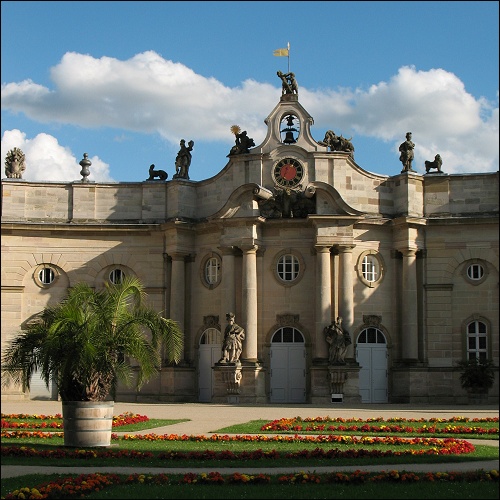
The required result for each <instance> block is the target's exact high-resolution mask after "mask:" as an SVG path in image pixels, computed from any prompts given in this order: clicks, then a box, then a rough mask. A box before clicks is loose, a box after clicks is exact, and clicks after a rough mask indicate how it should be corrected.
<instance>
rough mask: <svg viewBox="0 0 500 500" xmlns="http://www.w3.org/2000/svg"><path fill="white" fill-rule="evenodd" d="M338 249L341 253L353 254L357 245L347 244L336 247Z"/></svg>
mask: <svg viewBox="0 0 500 500" xmlns="http://www.w3.org/2000/svg"><path fill="white" fill-rule="evenodd" d="M336 247H337V249H338V251H339V252H340V253H351V252H352V251H353V250H354V248H355V247H356V245H355V244H354V243H346V244H341V245H336Z"/></svg>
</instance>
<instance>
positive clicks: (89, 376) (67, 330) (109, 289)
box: [2, 277, 183, 401]
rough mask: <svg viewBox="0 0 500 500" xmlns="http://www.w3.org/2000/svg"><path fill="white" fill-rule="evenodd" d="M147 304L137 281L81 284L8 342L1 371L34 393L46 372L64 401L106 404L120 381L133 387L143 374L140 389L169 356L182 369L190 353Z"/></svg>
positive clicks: (177, 331)
mask: <svg viewBox="0 0 500 500" xmlns="http://www.w3.org/2000/svg"><path fill="white" fill-rule="evenodd" d="M145 299H146V293H145V291H144V286H143V285H142V283H141V282H140V281H139V280H138V279H137V278H134V277H125V278H124V279H123V281H122V283H120V284H118V285H113V284H107V285H106V287H105V288H104V289H102V290H95V289H93V288H92V287H90V286H89V285H88V284H87V283H78V284H77V285H75V286H74V287H73V288H72V289H70V290H69V292H68V295H67V297H66V298H65V299H64V300H62V301H61V302H60V303H59V304H57V305H55V306H47V307H46V308H45V309H43V310H42V311H41V313H40V314H39V315H38V316H37V318H36V319H35V320H33V321H32V322H30V323H29V324H28V326H27V328H26V329H25V330H22V331H20V332H19V333H18V334H17V335H16V336H15V337H14V338H13V339H12V340H11V341H10V342H9V343H8V345H7V347H6V349H5V352H4V355H3V360H2V371H3V372H6V373H9V374H11V375H12V376H13V379H14V381H15V382H17V383H22V384H23V387H24V388H25V389H28V390H29V388H30V382H31V378H32V376H33V373H34V372H35V371H38V370H39V371H40V373H41V377H42V379H43V380H44V382H45V383H46V385H47V387H49V383H50V381H51V380H53V381H54V382H55V384H56V386H57V390H58V392H59V395H60V397H61V400H62V401H104V400H105V399H106V398H107V397H108V396H109V395H110V394H111V395H112V396H113V397H114V395H115V391H116V387H117V384H118V382H119V381H121V382H123V383H124V384H125V385H126V386H128V387H130V386H132V385H133V380H134V375H135V374H136V372H137V379H136V389H140V387H141V386H142V385H143V384H144V383H145V382H147V381H148V380H150V379H151V378H152V377H153V376H154V375H156V374H157V373H158V371H159V368H160V367H161V360H162V352H163V350H164V351H165V353H166V357H167V360H168V362H170V363H178V362H179V360H180V358H181V354H182V348H183V337H182V332H181V331H180V329H179V327H178V324H177V323H176V322H175V321H173V320H171V319H166V318H164V317H162V316H161V314H160V313H158V312H156V311H155V310H153V309H152V308H150V307H149V306H147V305H145ZM131 359H135V360H136V361H137V363H138V367H137V368H135V367H133V366H132V365H131V363H130V360H131Z"/></svg>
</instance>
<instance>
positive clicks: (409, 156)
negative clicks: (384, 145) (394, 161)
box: [399, 132, 415, 173]
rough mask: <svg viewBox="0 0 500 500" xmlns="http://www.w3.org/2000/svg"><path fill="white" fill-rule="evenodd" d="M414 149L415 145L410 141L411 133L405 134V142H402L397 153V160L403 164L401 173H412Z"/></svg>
mask: <svg viewBox="0 0 500 500" xmlns="http://www.w3.org/2000/svg"><path fill="white" fill-rule="evenodd" d="M414 149H415V143H414V142H412V140H411V132H407V133H406V141H405V142H402V143H401V144H400V146H399V151H400V153H401V155H400V156H399V160H400V161H401V163H402V164H403V170H401V173H403V172H414V170H413V169H412V168H411V162H412V161H413V156H414V155H413V150H414Z"/></svg>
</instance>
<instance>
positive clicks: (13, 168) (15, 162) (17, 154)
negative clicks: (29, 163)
mask: <svg viewBox="0 0 500 500" xmlns="http://www.w3.org/2000/svg"><path fill="white" fill-rule="evenodd" d="M24 160H25V156H24V153H23V152H22V151H21V150H20V149H19V148H14V149H11V150H10V151H9V152H8V153H7V156H6V157H5V175H6V176H7V177H8V178H9V179H22V178H23V172H24V171H25V170H26V165H25V164H24Z"/></svg>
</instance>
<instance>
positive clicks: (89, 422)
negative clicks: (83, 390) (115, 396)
mask: <svg viewBox="0 0 500 500" xmlns="http://www.w3.org/2000/svg"><path fill="white" fill-rule="evenodd" d="M113 407H114V401H63V402H62V410H63V430H64V446H73V447H86V448H87V447H96V446H110V445H111V428H112V426H113Z"/></svg>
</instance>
